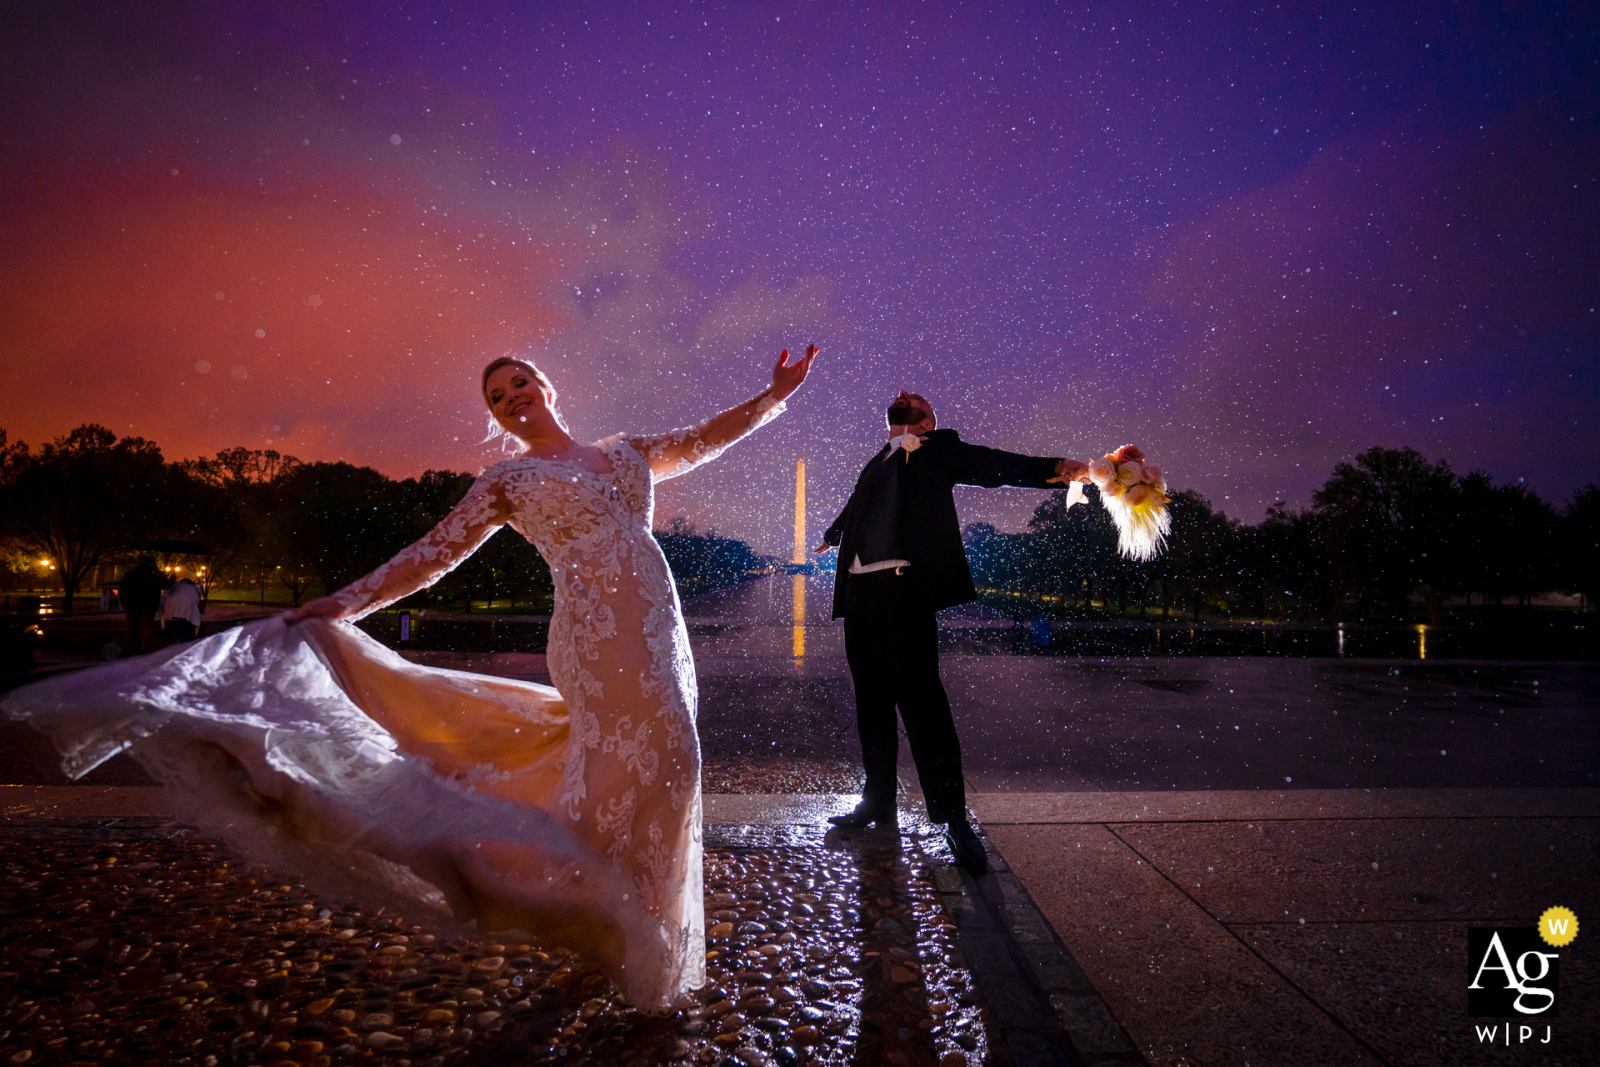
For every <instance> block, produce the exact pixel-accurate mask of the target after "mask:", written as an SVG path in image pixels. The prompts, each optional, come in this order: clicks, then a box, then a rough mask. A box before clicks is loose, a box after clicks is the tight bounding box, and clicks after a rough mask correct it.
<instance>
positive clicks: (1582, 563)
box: [1561, 483, 1600, 605]
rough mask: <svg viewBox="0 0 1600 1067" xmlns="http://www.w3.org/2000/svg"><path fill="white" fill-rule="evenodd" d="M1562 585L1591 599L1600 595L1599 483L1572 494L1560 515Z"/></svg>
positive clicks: (1569, 590)
mask: <svg viewBox="0 0 1600 1067" xmlns="http://www.w3.org/2000/svg"><path fill="white" fill-rule="evenodd" d="M1561 559H1562V562H1563V567H1562V575H1561V577H1562V586H1563V588H1565V589H1566V591H1567V592H1569V593H1577V594H1579V595H1580V596H1582V597H1583V598H1584V599H1585V600H1587V601H1588V602H1589V604H1590V605H1593V604H1594V603H1595V598H1596V597H1600V485H1595V484H1593V483H1590V484H1589V485H1586V486H1584V487H1583V488H1582V489H1579V490H1578V491H1577V492H1576V493H1573V494H1572V501H1571V502H1570V503H1569V504H1568V505H1567V511H1566V514H1565V515H1563V516H1562V519H1561Z"/></svg>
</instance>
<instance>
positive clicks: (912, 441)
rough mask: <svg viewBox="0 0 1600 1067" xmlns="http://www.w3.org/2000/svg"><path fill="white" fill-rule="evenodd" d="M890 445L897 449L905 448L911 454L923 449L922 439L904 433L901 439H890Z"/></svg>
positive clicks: (912, 434)
mask: <svg viewBox="0 0 1600 1067" xmlns="http://www.w3.org/2000/svg"><path fill="white" fill-rule="evenodd" d="M889 443H890V444H891V445H893V446H894V447H895V448H903V449H905V450H906V452H907V453H908V454H909V453H911V452H915V451H916V450H917V449H919V448H921V447H922V438H920V437H918V436H917V435H916V434H914V433H903V434H901V435H900V436H899V437H894V438H890V440H889Z"/></svg>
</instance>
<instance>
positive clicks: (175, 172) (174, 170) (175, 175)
mask: <svg viewBox="0 0 1600 1067" xmlns="http://www.w3.org/2000/svg"><path fill="white" fill-rule="evenodd" d="M172 176H173V177H174V178H176V177H177V176H178V168H177V167H173V168H172Z"/></svg>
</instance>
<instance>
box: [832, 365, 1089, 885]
mask: <svg viewBox="0 0 1600 1067" xmlns="http://www.w3.org/2000/svg"><path fill="white" fill-rule="evenodd" d="M887 417H888V424H889V443H888V444H887V445H885V446H884V447H883V448H882V449H880V450H879V451H878V454H877V455H876V456H874V457H872V459H871V460H870V461H869V462H868V463H867V465H866V467H865V468H864V469H863V470H862V471H861V476H860V477H859V478H857V479H856V487H855V491H854V492H853V493H851V494H850V500H849V502H848V503H847V504H845V507H844V511H843V513H841V514H840V516H839V517H838V518H837V519H835V520H834V522H833V525H832V526H830V527H828V532H827V533H826V534H824V535H823V544H822V545H820V546H818V548H817V552H819V553H821V552H826V551H827V550H828V549H829V548H833V547H836V548H838V549H839V562H838V567H837V574H838V578H837V580H836V582H835V584H834V590H833V617H834V618H836V619H837V618H839V617H840V616H843V617H844V647H845V658H846V659H847V660H848V661H849V664H850V675H851V677H852V679H853V680H854V682H855V690H856V728H857V730H859V731H860V734H861V760H862V762H863V763H864V764H865V765H866V772H867V784H866V786H865V787H864V788H863V790H862V793H861V803H860V805H859V806H858V807H857V808H856V809H855V811H853V812H851V813H850V814H848V815H835V816H832V817H831V818H830V819H829V820H828V821H829V822H831V823H833V824H834V825H836V826H841V827H844V828H846V829H857V828H859V827H863V826H868V825H871V824H872V823H876V822H893V821H894V818H895V790H896V785H897V782H896V778H895V755H896V749H897V748H898V747H899V739H898V737H897V735H896V731H895V708H896V706H897V705H898V707H899V709H900V718H901V719H902V720H903V721H904V722H905V727H906V739H907V740H908V741H909V742H910V744H911V757H912V759H913V760H914V761H915V762H916V765H917V778H918V780H919V781H920V782H921V783H922V793H923V798H924V800H925V801H926V803H927V805H928V818H929V820H931V821H932V822H935V823H946V824H948V829H947V831H946V835H945V836H946V838H947V839H948V840H949V842H950V849H951V852H952V853H953V854H954V856H955V860H956V863H958V864H959V865H960V866H962V867H965V868H966V869H968V870H970V871H973V872H975V873H979V874H981V873H983V871H984V870H986V869H987V867H988V859H987V857H986V856H985V855H984V851H983V843H982V842H981V841H979V840H978V836H977V834H975V833H973V830H972V825H971V824H970V823H969V822H968V821H967V800H966V788H965V785H964V783H963V782H962V778H961V743H960V741H959V740H957V738H956V728H955V723H954V721H953V720H952V719H951V717H950V699H949V697H947V696H946V695H945V691H944V685H943V684H942V683H941V682H940V681H939V637H938V629H937V625H936V623H935V621H934V612H936V611H938V610H939V609H941V608H948V607H951V606H953V605H955V604H964V603H966V602H967V601H969V600H972V599H974V598H975V597H976V596H977V590H976V589H974V588H973V585H972V572H971V571H970V570H969V569H968V567H967V555H966V550H965V549H964V548H963V547H962V544H961V529H960V526H959V525H958V522H957V519H956V505H955V499H954V497H953V495H952V492H951V489H952V487H953V486H955V485H981V486H986V487H988V488H991V489H993V488H997V487H999V486H1002V485H1014V486H1021V487H1023V488H1028V489H1046V488H1049V487H1050V486H1051V485H1055V484H1063V483H1066V482H1069V481H1074V480H1076V481H1083V480H1086V479H1087V478H1088V467H1087V466H1086V465H1084V464H1082V463H1079V462H1077V461H1076V460H1070V459H1041V458H1036V457H1033V456H1019V455H1016V454H1015V453H1011V452H1001V451H1000V450H999V449H994V448H984V447H983V446H981V445H970V444H967V443H966V442H965V441H962V440H961V438H960V436H959V435H958V434H957V433H956V432H955V431H954V430H940V429H936V426H937V419H935V417H934V414H933V405H932V404H930V403H928V401H927V399H926V398H924V397H921V396H918V395H917V394H916V393H907V392H905V391H901V393H900V395H899V396H898V397H896V398H895V400H894V403H892V404H891V405H890V406H889V411H888V416H887Z"/></svg>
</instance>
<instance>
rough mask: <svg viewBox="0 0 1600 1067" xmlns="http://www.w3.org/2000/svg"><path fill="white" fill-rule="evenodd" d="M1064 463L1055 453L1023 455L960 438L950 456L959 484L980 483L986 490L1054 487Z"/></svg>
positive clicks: (955, 477) (952, 470)
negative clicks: (1011, 487)
mask: <svg viewBox="0 0 1600 1067" xmlns="http://www.w3.org/2000/svg"><path fill="white" fill-rule="evenodd" d="M952 432H953V431H952ZM1061 462H1062V461H1061V459H1060V458H1059V457H1056V456H1049V457H1045V456H1023V455H1018V454H1017V453H1015V452H1006V451H1003V450H1001V449H998V448H987V447H985V446H983V445H972V444H968V443H967V442H965V441H962V440H960V439H959V438H958V439H957V441H956V448H955V452H954V454H953V456H952V457H951V473H952V475H953V476H954V479H955V481H956V482H957V483H958V484H961V485H981V486H983V487H984V488H986V489H998V488H999V487H1000V486H1002V485H1012V486H1017V487H1018V488H1021V489H1052V488H1054V487H1055V486H1056V485H1059V484H1060V480H1059V478H1058V476H1057V475H1058V468H1059V465H1060V464H1061ZM1069 462H1070V461H1069Z"/></svg>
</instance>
